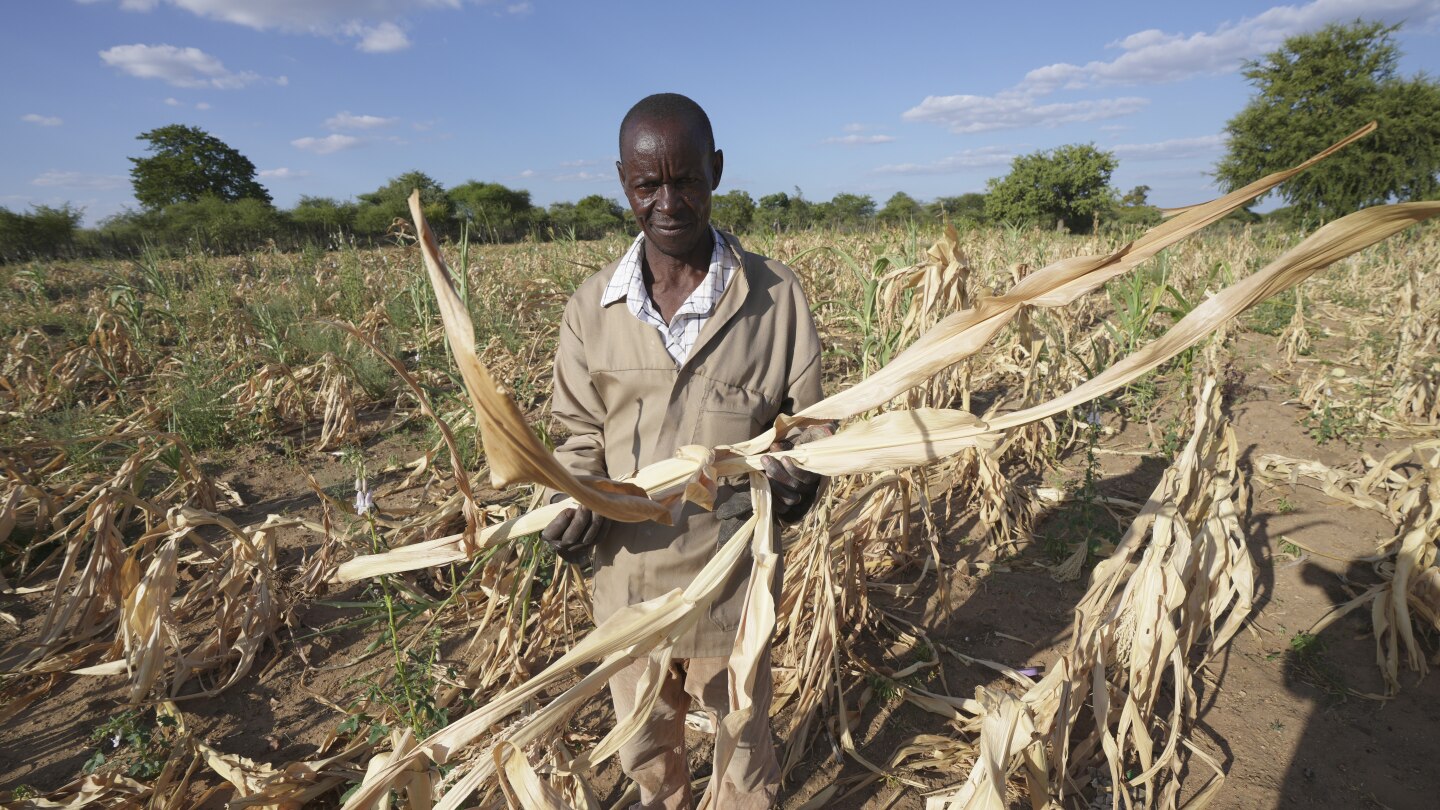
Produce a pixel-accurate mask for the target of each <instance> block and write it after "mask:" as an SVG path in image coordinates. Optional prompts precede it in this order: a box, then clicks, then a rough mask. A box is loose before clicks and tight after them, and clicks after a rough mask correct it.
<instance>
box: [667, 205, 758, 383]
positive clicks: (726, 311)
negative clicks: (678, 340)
mask: <svg viewBox="0 0 1440 810" xmlns="http://www.w3.org/2000/svg"><path fill="white" fill-rule="evenodd" d="M715 232H716V233H717V234H719V235H720V237H721V238H723V239H724V240H725V249H726V250H729V251H730V253H731V255H732V256H733V258H734V259H735V272H734V274H733V275H732V276H731V277H730V283H729V284H727V285H725V292H724V293H722V294H721V295H720V300H719V301H718V302H716V304H715V311H713V312H711V313H710V317H709V319H708V320H706V321H705V327H704V328H703V329H701V330H700V336H699V337H698V338H696V339H695V345H694V346H692V347H690V354H689V356H687V357H686V358H685V363H684V365H682V366H680V368H681V370H684V369H687V368H689V367H690V365H691V364H692V363H694V362H695V358H696V357H699V356H700V353H701V352H702V351H704V349H705V347H706V346H707V345H709V343H710V341H712V340H714V339H715V335H716V334H717V333H719V331H720V330H721V329H723V328H724V327H725V325H726V324H727V323H729V322H730V319H731V318H734V317H735V315H736V313H738V312H739V311H740V308H741V307H742V306H744V304H745V299H746V298H748V297H749V296H750V272H751V271H750V267H749V263H748V262H746V261H745V255H746V254H745V249H744V248H743V247H741V246H740V240H738V239H736V238H735V236H734V235H733V234H730V233H726V232H725V231H722V230H720V229H718V228H717V229H715Z"/></svg>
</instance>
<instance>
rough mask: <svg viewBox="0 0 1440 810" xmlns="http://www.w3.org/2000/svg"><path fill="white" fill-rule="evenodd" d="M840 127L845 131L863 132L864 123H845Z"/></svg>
mask: <svg viewBox="0 0 1440 810" xmlns="http://www.w3.org/2000/svg"><path fill="white" fill-rule="evenodd" d="M841 129H843V130H845V131H846V132H864V131H865V125H864V124H846V125H845V126H843V127H841Z"/></svg>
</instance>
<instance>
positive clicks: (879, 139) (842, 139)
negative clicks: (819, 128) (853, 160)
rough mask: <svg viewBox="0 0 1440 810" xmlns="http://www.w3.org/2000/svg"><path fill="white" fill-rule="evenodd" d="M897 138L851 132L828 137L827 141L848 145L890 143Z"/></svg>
mask: <svg viewBox="0 0 1440 810" xmlns="http://www.w3.org/2000/svg"><path fill="white" fill-rule="evenodd" d="M893 140H895V136H894V135H860V134H858V133H853V132H852V133H851V134H849V135H838V136H836V137H833V138H826V139H825V143H840V144H845V145H846V146H860V145H864V144H873V143H890V142H891V141H893Z"/></svg>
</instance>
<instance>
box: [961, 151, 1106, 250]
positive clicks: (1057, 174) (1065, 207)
mask: <svg viewBox="0 0 1440 810" xmlns="http://www.w3.org/2000/svg"><path fill="white" fill-rule="evenodd" d="M1115 166H1116V160H1115V155H1114V154H1112V153H1110V152H1104V151H1101V150H1099V149H1096V148H1095V145H1094V144H1067V145H1065V146H1059V147H1056V148H1054V149H1050V150H1041V151H1039V152H1032V153H1030V154H1028V155H1021V156H1019V157H1017V158H1015V159H1014V160H1013V161H1011V163H1010V173H1009V174H1007V175H1005V176H1004V177H1003V178H998V179H997V178H991V179H990V180H989V181H988V182H987V183H986V184H985V190H986V195H985V216H986V218H987V219H991V220H1008V221H1012V222H1034V223H1038V224H1041V225H1051V224H1054V223H1056V222H1059V223H1063V224H1064V226H1065V227H1066V228H1068V229H1070V230H1071V231H1075V232H1077V233H1079V232H1085V231H1089V230H1090V229H1091V228H1092V227H1093V226H1094V223H1095V220H1096V218H1097V217H1098V216H1099V215H1100V212H1102V211H1104V210H1106V209H1108V208H1109V207H1110V206H1111V205H1113V204H1114V200H1115V190H1114V189H1113V188H1111V186H1110V175H1111V173H1113V172H1114V171H1115Z"/></svg>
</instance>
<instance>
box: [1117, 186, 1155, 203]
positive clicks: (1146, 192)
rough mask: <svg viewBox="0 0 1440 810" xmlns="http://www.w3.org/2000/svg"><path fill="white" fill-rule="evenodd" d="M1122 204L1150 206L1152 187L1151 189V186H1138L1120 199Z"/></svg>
mask: <svg viewBox="0 0 1440 810" xmlns="http://www.w3.org/2000/svg"><path fill="white" fill-rule="evenodd" d="M1120 204H1121V205H1134V206H1140V205H1149V204H1150V187H1149V186H1136V187H1134V188H1132V189H1130V190H1129V191H1127V192H1125V196H1124V197H1121V198H1120Z"/></svg>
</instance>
